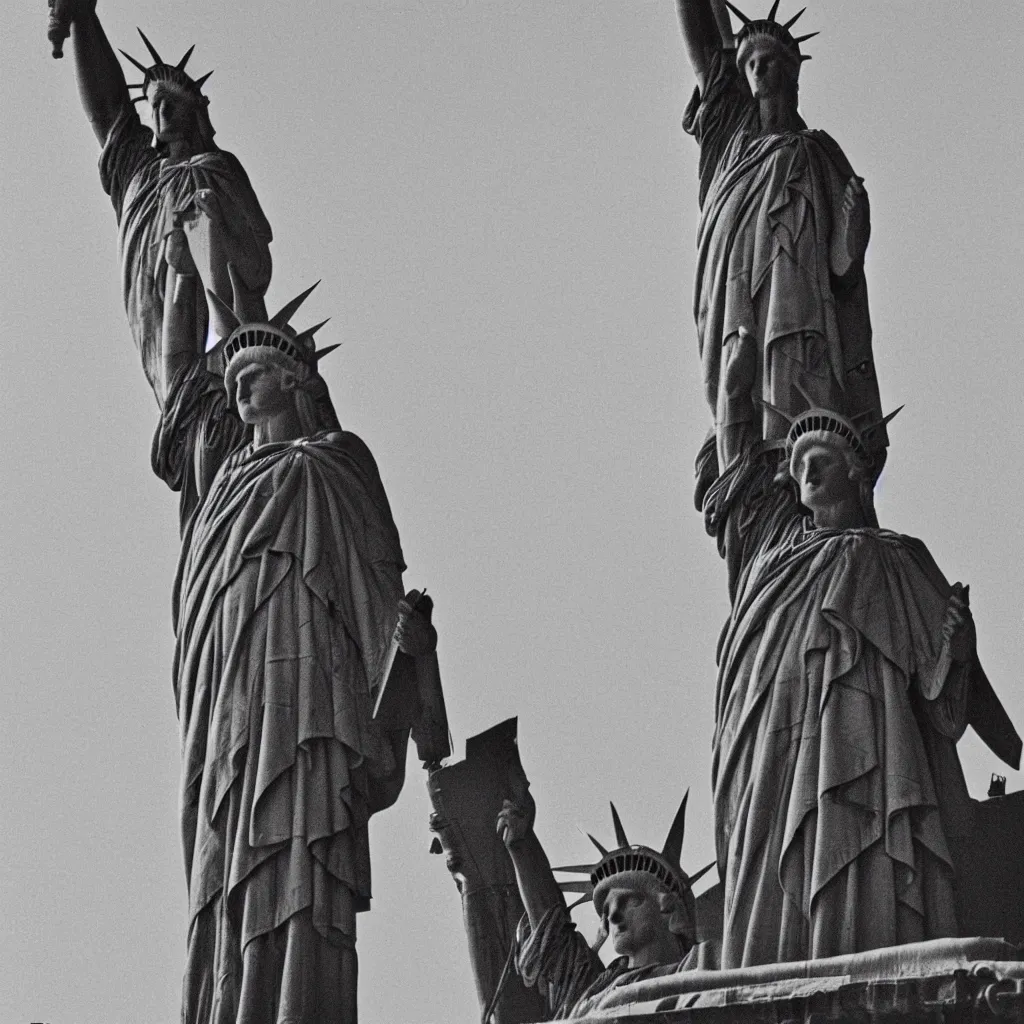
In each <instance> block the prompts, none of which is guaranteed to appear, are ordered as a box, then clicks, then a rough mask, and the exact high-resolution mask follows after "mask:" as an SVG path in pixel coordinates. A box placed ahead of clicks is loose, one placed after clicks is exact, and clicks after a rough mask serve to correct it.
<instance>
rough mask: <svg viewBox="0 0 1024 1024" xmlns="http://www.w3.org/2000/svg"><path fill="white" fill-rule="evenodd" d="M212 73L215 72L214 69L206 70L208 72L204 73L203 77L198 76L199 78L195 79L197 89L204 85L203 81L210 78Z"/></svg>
mask: <svg viewBox="0 0 1024 1024" xmlns="http://www.w3.org/2000/svg"><path fill="white" fill-rule="evenodd" d="M212 74H213V72H212V71H207V72H206V74H205V75H203V77H202V78H197V79H196V80H195V86H196V88H197V89H202V87H203V82H205V81H206V80H207V79H208V78H209V77H210V75H212Z"/></svg>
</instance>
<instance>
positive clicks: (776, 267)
mask: <svg viewBox="0 0 1024 1024" xmlns="http://www.w3.org/2000/svg"><path fill="white" fill-rule="evenodd" d="M678 4H679V16H680V22H681V25H682V30H683V36H684V40H685V42H686V47H687V52H688V55H689V57H690V61H691V63H692V64H693V68H694V71H695V72H696V75H697V90H696V92H695V94H694V96H693V99H692V100H691V102H690V105H689V107H688V108H687V111H686V116H685V119H684V121H683V126H684V128H685V130H686V131H687V132H688V133H690V134H691V135H693V136H694V138H696V140H697V142H698V143H699V144H700V205H701V219H700V228H699V232H698V241H697V247H698V254H697V277H696V284H695V288H694V316H695V320H696V325H697V337H698V344H699V350H700V356H701V362H702V365H703V381H704V388H705V394H706V397H707V401H708V404H709V406H710V408H711V413H712V416H713V417H714V419H715V423H716V424H718V423H720V422H721V421H722V417H723V416H724V414H725V409H724V402H725V396H724V394H723V391H722V380H721V377H722V358H723V356H722V353H723V352H724V350H725V348H726V346H727V345H728V344H729V341H730V339H732V338H734V337H735V336H736V334H737V332H738V331H739V329H740V327H741V326H743V327H745V328H747V329H748V330H750V331H751V333H753V335H754V336H755V337H756V338H757V341H758V364H757V372H756V375H755V380H754V384H753V387H754V389H755V390H754V397H755V398H756V399H762V400H763V402H764V404H763V405H761V406H760V407H759V410H760V411H761V413H762V415H763V421H762V424H761V433H762V436H763V437H764V438H765V439H766V440H769V441H775V440H780V439H781V438H783V437H785V435H786V431H787V430H788V423H787V421H786V418H785V417H786V416H792V415H795V414H796V412H798V411H799V410H800V409H802V408H804V406H805V402H806V401H807V400H808V397H809V400H810V402H811V404H812V405H817V406H821V407H824V408H829V409H835V410H837V411H838V412H839V413H840V414H842V415H843V416H845V417H846V418H847V419H849V420H850V421H852V422H854V423H864V422H869V423H874V424H876V430H875V431H874V433H873V435H872V437H871V440H870V443H871V445H872V457H873V458H874V460H875V462H876V463H877V464H879V465H880V464H881V462H882V461H883V460H884V457H885V455H884V453H885V446H886V444H887V440H886V434H885V428H884V426H878V425H879V424H880V423H881V419H882V416H881V406H880V402H879V395H878V382H877V379H876V376H875V364H874V359H873V356H872V347H871V321H870V318H869V315H868V298H867V287H866V284H865V279H864V254H865V251H866V249H867V245H868V238H869V234H870V212H869V206H868V197H867V193H866V192H865V190H864V187H863V182H862V179H861V178H859V177H857V175H856V174H855V173H854V171H853V169H852V167H851V166H850V163H849V161H848V160H847V159H846V156H845V155H844V154H843V151H842V150H841V149H840V148H839V146H838V145H837V144H836V143H835V141H833V139H831V138H830V137H829V136H828V135H827V134H825V132H822V131H815V130H811V129H808V127H807V125H806V124H805V123H804V121H803V118H802V117H801V116H800V113H799V111H798V107H797V99H798V90H799V79H800V67H801V64H802V62H803V61H805V60H808V59H809V58H808V57H807V55H806V54H803V53H802V52H801V49H800V45H801V43H803V42H805V41H806V40H808V39H810V38H811V37H812V36H813V35H817V33H811V34H810V35H805V36H800V37H798V38H794V37H793V35H792V34H791V33H790V28H791V27H792V25H793V23H794V22H795V21H796V20H797V18H799V17H800V14H802V13H803V11H801V12H800V14H797V15H796V16H795V17H793V18H790V19H789V21H787V22H785V23H784V24H783V23H780V22H778V21H776V20H775V15H776V12H777V11H778V8H779V0H775V3H774V4H773V5H772V9H771V12H770V13H769V15H768V17H767V19H764V20H760V21H755V20H752V19H750V18H748V17H747V16H746V15H744V14H742V13H741V12H740V11H739V10H737V8H735V7H733V6H732V5H731V4H726V6H728V7H729V9H730V10H732V11H733V12H734V13H735V14H736V15H737V17H739V18H740V20H741V21H742V22H743V26H742V28H741V30H740V32H739V35H738V37H736V39H735V40H734V39H733V37H732V32H731V29H730V27H729V16H728V13H727V12H726V11H725V10H724V7H723V6H722V4H723V0H678ZM780 413H781V414H780ZM720 462H721V463H722V464H723V465H724V459H722V458H721V453H720Z"/></svg>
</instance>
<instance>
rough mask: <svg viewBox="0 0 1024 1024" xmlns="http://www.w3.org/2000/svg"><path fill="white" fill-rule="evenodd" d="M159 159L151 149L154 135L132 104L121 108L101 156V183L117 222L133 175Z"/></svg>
mask: <svg viewBox="0 0 1024 1024" xmlns="http://www.w3.org/2000/svg"><path fill="white" fill-rule="evenodd" d="M158 161H159V157H158V156H157V154H156V150H155V149H153V132H152V131H151V130H150V129H149V128H147V127H146V126H145V125H144V124H143V123H142V121H141V120H140V118H139V115H138V113H137V112H136V110H135V108H134V107H133V106H132V105H131V104H126V105H125V106H124V107H122V109H121V112H120V113H119V114H118V115H117V119H116V120H115V121H114V126H113V128H111V129H110V134H109V135H108V136H107V141H106V142H105V143H104V145H103V151H102V152H101V153H100V182H101V183H102V185H103V190H104V191H105V192H106V193H107V195H108V196H110V201H111V202H112V203H113V204H114V211H115V213H116V214H117V219H118V221H120V220H121V215H122V212H123V209H124V200H125V195H126V193H127V191H128V187H129V186H130V185H131V182H132V180H133V179H134V178H135V175H136V174H137V173H138V172H139V170H140V169H141V168H143V167H144V166H146V165H147V164H151V163H156V162H158Z"/></svg>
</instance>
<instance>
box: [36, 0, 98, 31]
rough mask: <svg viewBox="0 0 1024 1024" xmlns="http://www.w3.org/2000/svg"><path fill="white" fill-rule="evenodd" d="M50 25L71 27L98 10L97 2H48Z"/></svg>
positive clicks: (82, 0) (76, 0)
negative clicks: (75, 22) (73, 23)
mask: <svg viewBox="0 0 1024 1024" xmlns="http://www.w3.org/2000/svg"><path fill="white" fill-rule="evenodd" d="M47 6H48V7H49V8H50V24H51V26H52V25H53V24H55V23H57V24H63V25H70V24H71V23H72V22H73V21H78V20H79V19H81V18H84V17H87V16H88V15H90V14H92V13H93V11H95V10H96V0H47Z"/></svg>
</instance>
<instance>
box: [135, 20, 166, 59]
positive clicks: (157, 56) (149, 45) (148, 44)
mask: <svg viewBox="0 0 1024 1024" xmlns="http://www.w3.org/2000/svg"><path fill="white" fill-rule="evenodd" d="M135 31H136V32H138V33H139V35H140V36H142V41H143V42H144V43H145V44H146V49H147V50H149V55H150V56H151V57H152V58H153V63H154V64H163V62H164V59H163V57H161V56H160V54H159V53H157V52H156V47H155V46H154V45H153V44H152V43H151V42H150V41H149V40H148V39H147V38H146V33H145V32H143V31H142V29H141V28H136V29H135Z"/></svg>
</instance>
